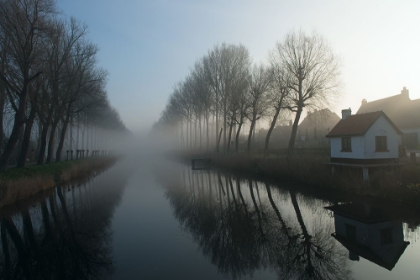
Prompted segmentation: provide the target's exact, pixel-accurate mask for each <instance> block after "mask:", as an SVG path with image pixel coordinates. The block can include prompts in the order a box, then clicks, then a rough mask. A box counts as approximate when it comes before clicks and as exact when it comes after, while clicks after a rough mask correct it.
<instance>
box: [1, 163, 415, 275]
mask: <svg viewBox="0 0 420 280" xmlns="http://www.w3.org/2000/svg"><path fill="white" fill-rule="evenodd" d="M328 206H330V208H329V209H326V208H325V207H328ZM0 219H1V244H0V278H1V279H399V280H402V279H420V265H419V260H420V245H419V236H420V235H419V230H420V228H419V223H418V221H419V220H420V214H417V213H413V212H412V211H400V209H397V208H395V207H383V206H381V205H377V204H373V203H370V202H369V203H367V202H362V201H353V203H352V204H348V203H343V199H342V198H335V197H331V196H330V195H328V194H316V195H314V194H311V195H308V194H303V193H301V192H297V191H296V188H295V186H293V185H291V184H287V183H284V184H281V185H280V186H275V185H270V184H268V183H264V182H261V181H255V180H250V179H246V178H241V177H238V176H234V175H229V174H221V173H217V172H214V171H209V170H201V171H192V170H191V169H190V168H189V167H188V166H186V165H182V164H177V163H170V162H158V163H147V164H146V163H144V162H143V163H138V162H128V161H121V162H119V163H117V164H116V165H115V166H114V167H112V168H111V169H109V170H108V171H106V172H104V173H102V174H100V175H99V176H97V177H95V178H93V179H92V180H90V181H88V182H85V183H83V184H72V185H69V186H62V187H58V188H56V189H54V190H51V191H50V192H49V193H44V194H42V195H39V196H38V197H34V198H32V199H31V200H28V201H24V202H21V203H19V204H18V205H14V206H13V207H8V208H4V209H1V212H0Z"/></svg>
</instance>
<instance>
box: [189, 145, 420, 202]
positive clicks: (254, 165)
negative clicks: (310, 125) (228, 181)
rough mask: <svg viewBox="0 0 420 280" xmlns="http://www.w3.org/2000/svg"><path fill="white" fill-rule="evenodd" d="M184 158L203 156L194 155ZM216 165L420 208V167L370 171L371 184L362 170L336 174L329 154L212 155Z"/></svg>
mask: <svg viewBox="0 0 420 280" xmlns="http://www.w3.org/2000/svg"><path fill="white" fill-rule="evenodd" d="M181 157H182V158H184V159H186V158H192V157H200V155H198V154H196V155H193V154H191V153H188V154H184V155H183V156H181ZM211 158H212V162H213V165H214V166H215V167H218V168H223V169H226V170H229V171H233V172H240V173H243V174H247V175H253V176H258V177H259V178H266V179H270V180H276V181H284V180H289V181H295V182H299V183H304V184H305V185H306V187H307V188H309V189H313V190H314V191H322V192H329V191H334V192H339V193H343V194H351V195H352V196H361V197H372V198H379V199H386V200H391V201H397V202H400V203H409V204H411V205H415V206H416V207H420V165H419V164H405V165H402V166H400V167H398V168H397V167H393V168H377V169H372V170H370V172H369V173H370V180H369V182H368V183H366V182H364V181H363V180H362V171H361V169H348V168H341V169H340V168H336V171H335V173H334V174H332V172H331V166H329V165H327V164H326V163H328V162H329V157H328V155H323V154H322V153H320V154H315V155H308V154H304V153H302V154H299V153H298V154H296V155H294V156H293V157H292V158H288V157H287V156H286V155H276V156H264V155H258V154H252V153H251V154H247V153H243V154H212V155H211Z"/></svg>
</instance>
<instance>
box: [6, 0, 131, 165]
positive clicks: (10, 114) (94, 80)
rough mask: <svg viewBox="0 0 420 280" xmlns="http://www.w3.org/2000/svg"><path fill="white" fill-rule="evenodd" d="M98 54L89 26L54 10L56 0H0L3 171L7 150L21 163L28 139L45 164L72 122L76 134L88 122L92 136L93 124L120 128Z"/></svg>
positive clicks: (57, 154)
mask: <svg viewBox="0 0 420 280" xmlns="http://www.w3.org/2000/svg"><path fill="white" fill-rule="evenodd" d="M97 53H98V47H97V46H96V45H95V44H93V43H92V42H90V41H89V39H88V38H87V27H86V26H85V25H83V24H81V23H80V22H78V21H77V20H76V19H74V18H71V19H67V18H66V17H65V16H63V15H62V14H60V13H59V12H58V10H57V7H56V5H55V1H53V0H0V112H2V114H0V144H1V147H2V154H1V157H0V169H1V170H5V169H7V166H8V165H9V163H10V162H11V160H12V156H13V159H14V156H16V157H17V166H18V167H24V166H25V162H26V161H27V158H28V152H29V149H30V146H31V141H33V140H34V138H36V148H35V149H34V150H36V153H35V154H36V162H37V163H38V164H43V163H49V162H52V161H54V160H55V161H60V160H61V159H62V155H63V154H64V151H63V147H64V146H65V145H67V147H68V146H69V144H68V143H67V142H69V141H70V142H71V141H73V140H72V139H73V138H72V137H73V135H71V136H70V138H69V135H68V134H69V133H68V131H69V130H70V131H71V128H72V127H77V128H78V130H77V136H78V138H77V141H79V128H83V133H84V131H85V130H86V129H89V131H90V132H91V133H90V135H91V139H92V138H93V137H94V134H95V133H96V134H97V132H99V131H106V130H117V131H120V132H122V131H126V128H125V126H124V124H123V123H122V121H121V119H120V117H119V115H118V113H117V112H116V111H115V110H114V109H113V108H112V107H111V106H110V104H109V101H108V99H107V94H106V92H105V85H106V78H107V72H106V71H105V70H103V69H100V68H98V65H97ZM7 124H9V125H7ZM34 134H35V136H34ZM70 134H71V133H70ZM96 137H100V135H99V136H98V135H96ZM66 143H67V144H66ZM71 145H72V143H71V144H70V149H71V148H72V147H71Z"/></svg>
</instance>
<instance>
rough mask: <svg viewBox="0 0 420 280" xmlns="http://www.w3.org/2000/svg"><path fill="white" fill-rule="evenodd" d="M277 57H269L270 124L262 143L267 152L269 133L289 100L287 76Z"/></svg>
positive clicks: (273, 54)
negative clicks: (270, 72) (270, 78)
mask: <svg viewBox="0 0 420 280" xmlns="http://www.w3.org/2000/svg"><path fill="white" fill-rule="evenodd" d="M278 58H279V57H278V55H276V53H272V55H271V64H272V68H271V71H272V83H271V89H270V90H269V92H268V95H267V99H268V106H269V108H268V110H270V111H271V114H269V115H272V116H273V117H272V119H271V122H270V127H269V129H268V131H267V135H266V137H265V143H264V150H268V145H269V143H270V137H271V133H272V132H273V130H274V127H275V126H276V123H277V120H278V117H279V115H280V111H281V110H282V109H284V108H286V107H287V105H288V102H289V100H288V98H289V92H290V90H289V88H288V86H287V76H286V71H284V69H283V68H281V66H280V63H279V61H278Z"/></svg>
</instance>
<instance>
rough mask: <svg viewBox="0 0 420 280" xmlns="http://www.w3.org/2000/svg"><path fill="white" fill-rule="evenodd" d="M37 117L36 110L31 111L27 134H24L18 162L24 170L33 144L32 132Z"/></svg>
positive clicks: (26, 129) (18, 165) (27, 123)
mask: <svg viewBox="0 0 420 280" xmlns="http://www.w3.org/2000/svg"><path fill="white" fill-rule="evenodd" d="M35 115H36V114H35V109H31V114H30V116H29V119H28V120H27V122H26V125H25V132H24V133H23V141H22V147H21V149H20V153H19V159H18V162H17V167H18V168H23V167H25V165H26V158H27V157H28V151H29V146H30V144H31V132H32V126H33V125H34V121H35Z"/></svg>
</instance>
